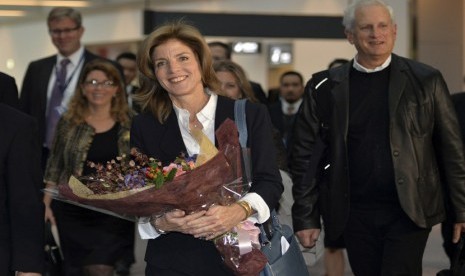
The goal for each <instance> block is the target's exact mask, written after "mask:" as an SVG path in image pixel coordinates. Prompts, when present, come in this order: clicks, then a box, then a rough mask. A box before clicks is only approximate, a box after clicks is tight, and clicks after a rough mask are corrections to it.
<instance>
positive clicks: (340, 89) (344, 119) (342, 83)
mask: <svg viewBox="0 0 465 276" xmlns="http://www.w3.org/2000/svg"><path fill="white" fill-rule="evenodd" d="M351 67H352V62H348V63H347V64H344V65H342V66H340V67H337V68H334V69H332V70H330V71H329V75H330V78H331V80H332V82H333V83H334V87H333V89H331V94H332V97H333V99H334V105H333V111H332V112H333V116H334V118H335V121H333V122H332V123H337V124H338V128H339V129H341V130H343V135H344V137H347V132H348V129H349V73H350V68H351Z"/></svg>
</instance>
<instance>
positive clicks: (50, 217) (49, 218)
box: [44, 187, 56, 225]
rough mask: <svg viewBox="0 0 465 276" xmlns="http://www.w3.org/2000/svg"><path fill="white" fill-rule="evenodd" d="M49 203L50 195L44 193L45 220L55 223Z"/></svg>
mask: <svg viewBox="0 0 465 276" xmlns="http://www.w3.org/2000/svg"><path fill="white" fill-rule="evenodd" d="M47 188H48V187H47ZM51 204H52V196H51V195H49V194H45V195H44V205H45V222H47V221H50V223H51V224H52V225H56V222H55V216H54V215H53V211H52V207H51Z"/></svg>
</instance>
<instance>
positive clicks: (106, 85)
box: [83, 80, 115, 88]
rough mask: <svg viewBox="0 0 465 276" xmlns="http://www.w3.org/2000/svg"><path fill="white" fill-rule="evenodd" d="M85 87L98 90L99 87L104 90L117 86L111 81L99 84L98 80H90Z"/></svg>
mask: <svg viewBox="0 0 465 276" xmlns="http://www.w3.org/2000/svg"><path fill="white" fill-rule="evenodd" d="M83 85H84V87H85V88H98V87H99V86H102V88H110V87H113V86H115V83H114V82H113V81H111V80H106V81H102V82H98V81H97V80H90V81H85V82H84V84H83Z"/></svg>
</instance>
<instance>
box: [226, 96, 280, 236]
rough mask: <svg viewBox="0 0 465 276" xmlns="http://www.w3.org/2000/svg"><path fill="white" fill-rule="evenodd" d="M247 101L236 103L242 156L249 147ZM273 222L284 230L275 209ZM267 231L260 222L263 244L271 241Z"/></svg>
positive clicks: (277, 227)
mask: <svg viewBox="0 0 465 276" xmlns="http://www.w3.org/2000/svg"><path fill="white" fill-rule="evenodd" d="M245 103H246V99H240V100H236V101H235V103H234V121H235V122H236V126H237V130H238V132H239V143H240V144H241V147H242V150H243V152H242V153H243V154H242V156H243V157H244V154H245V152H244V149H247V138H248V133H247V121H246V114H245ZM242 160H243V161H244V162H247V161H245V159H244V158H242ZM244 165H245V166H246V169H245V172H246V177H247V179H250V178H249V177H250V170H247V168H250V166H248V165H247V164H244ZM270 216H271V223H272V227H273V232H276V231H279V232H281V231H282V228H281V224H280V223H279V220H278V216H277V214H276V211H275V210H274V209H273V210H272V211H271V214H270ZM265 233H266V231H265V229H264V227H263V224H260V238H261V241H262V243H263V244H267V243H269V242H270V241H269V239H268V237H267V235H266V234H265Z"/></svg>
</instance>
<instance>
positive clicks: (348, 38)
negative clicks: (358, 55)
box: [344, 30, 354, 44]
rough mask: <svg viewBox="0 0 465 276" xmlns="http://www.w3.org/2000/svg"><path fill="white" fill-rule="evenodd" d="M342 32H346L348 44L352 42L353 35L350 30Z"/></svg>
mask: <svg viewBox="0 0 465 276" xmlns="http://www.w3.org/2000/svg"><path fill="white" fill-rule="evenodd" d="M344 33H345V34H346V37H347V40H348V41H349V43H350V44H354V35H353V34H352V32H351V31H348V30H345V31H344Z"/></svg>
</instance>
